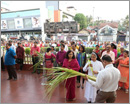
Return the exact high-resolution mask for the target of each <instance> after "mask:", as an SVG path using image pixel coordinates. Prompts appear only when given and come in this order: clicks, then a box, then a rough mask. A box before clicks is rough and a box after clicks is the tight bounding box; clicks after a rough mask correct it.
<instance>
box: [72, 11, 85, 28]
mask: <svg viewBox="0 0 130 104" xmlns="http://www.w3.org/2000/svg"><path fill="white" fill-rule="evenodd" d="M74 20H75V21H77V22H78V23H80V29H83V28H86V27H87V19H86V17H85V16H84V14H82V13H78V14H76V15H75V17H74Z"/></svg>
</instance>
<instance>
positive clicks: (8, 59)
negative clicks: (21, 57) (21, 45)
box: [5, 48, 16, 65]
mask: <svg viewBox="0 0 130 104" xmlns="http://www.w3.org/2000/svg"><path fill="white" fill-rule="evenodd" d="M14 56H16V53H15V51H14V50H13V49H12V48H9V49H8V50H6V54H5V65H15V58H14Z"/></svg>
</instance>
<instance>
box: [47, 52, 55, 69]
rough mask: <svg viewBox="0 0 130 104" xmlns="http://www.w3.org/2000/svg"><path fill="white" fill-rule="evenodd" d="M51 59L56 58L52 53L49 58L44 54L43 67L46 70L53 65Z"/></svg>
mask: <svg viewBox="0 0 130 104" xmlns="http://www.w3.org/2000/svg"><path fill="white" fill-rule="evenodd" d="M52 58H56V56H55V55H54V54H53V53H52V54H51V56H48V55H47V54H45V67H46V68H52V67H53V63H52V60H51V59H52Z"/></svg>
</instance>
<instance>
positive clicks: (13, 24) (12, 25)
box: [7, 20, 15, 29]
mask: <svg viewBox="0 0 130 104" xmlns="http://www.w3.org/2000/svg"><path fill="white" fill-rule="evenodd" d="M7 23H8V29H15V23H14V20H8V22H7Z"/></svg>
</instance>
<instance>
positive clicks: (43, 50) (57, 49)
mask: <svg viewBox="0 0 130 104" xmlns="http://www.w3.org/2000/svg"><path fill="white" fill-rule="evenodd" d="M47 48H50V47H41V51H40V53H45V52H46V51H47ZM70 49H71V47H68V50H70ZM93 49H95V48H94V47H92V48H85V51H86V53H87V54H91V53H92V51H93ZM99 49H100V50H101V51H102V50H103V48H99ZM30 50H31V49H30V48H29V47H28V48H26V49H25V53H26V54H30ZM55 50H56V52H58V51H59V47H55Z"/></svg>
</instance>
